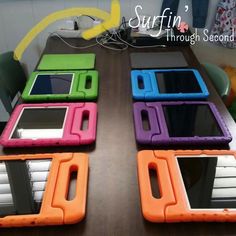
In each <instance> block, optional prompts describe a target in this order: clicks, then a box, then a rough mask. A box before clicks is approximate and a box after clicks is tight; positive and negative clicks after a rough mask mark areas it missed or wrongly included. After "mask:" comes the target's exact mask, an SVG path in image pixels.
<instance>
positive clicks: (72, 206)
mask: <svg viewBox="0 0 236 236" xmlns="http://www.w3.org/2000/svg"><path fill="white" fill-rule="evenodd" d="M73 171H77V180H76V189H75V197H74V198H73V199H72V200H67V194H68V189H69V184H70V176H71V172H73ZM87 180H88V156H87V155H86V154H81V153H80V154H74V156H73V158H72V159H71V160H70V161H67V162H63V163H61V165H60V168H59V172H58V179H57V185H56V189H55V194H54V199H53V207H58V208H62V209H63V212H64V223H65V224H73V223H77V222H79V221H80V220H81V219H82V218H83V217H84V216H85V209H86V193H87Z"/></svg>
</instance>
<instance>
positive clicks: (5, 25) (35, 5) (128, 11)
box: [0, 0, 236, 73]
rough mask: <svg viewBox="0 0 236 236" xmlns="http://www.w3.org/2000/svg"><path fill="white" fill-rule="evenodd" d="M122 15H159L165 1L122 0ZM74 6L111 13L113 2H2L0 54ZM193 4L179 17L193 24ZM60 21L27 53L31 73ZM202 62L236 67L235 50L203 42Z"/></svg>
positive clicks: (185, 1)
mask: <svg viewBox="0 0 236 236" xmlns="http://www.w3.org/2000/svg"><path fill="white" fill-rule="evenodd" d="M120 2H121V8H122V9H121V10H122V15H123V16H125V17H126V18H130V17H132V16H134V15H135V13H134V7H135V6H136V5H137V4H140V5H142V6H143V13H145V14H148V15H158V14H159V13H160V8H161V4H162V0H145V1H144V0H142V1H141V0H120ZM217 3H218V0H210V6H209V16H208V21H207V27H208V28H210V27H211V25H212V23H213V19H214V16H215V12H216V5H217ZM186 4H188V5H189V7H190V9H189V11H188V12H187V13H186V12H185V11H184V6H185V5H186ZM74 6H88V7H89V6H93V7H98V8H101V9H104V10H107V11H110V0H89V1H88V0H53V1H52V0H1V1H0V52H5V51H8V50H14V49H15V47H16V45H17V43H18V42H19V41H20V40H21V39H22V38H23V36H24V35H25V34H26V33H27V32H28V31H29V30H30V29H31V28H32V27H33V26H34V25H35V24H36V23H37V22H39V21H40V20H41V19H42V18H43V17H45V16H47V15H48V14H50V13H52V12H54V11H58V10H61V9H64V8H69V7H74ZM191 11H192V9H191V1H190V0H180V6H179V15H181V16H182V18H183V19H184V20H185V21H186V22H188V23H189V24H192V17H191ZM59 24H60V22H57V23H55V24H53V25H51V26H50V27H49V28H48V29H47V30H45V31H44V32H43V33H41V34H40V35H39V36H38V37H37V38H36V39H35V40H34V41H33V43H32V44H31V45H30V47H29V48H28V49H27V50H26V52H25V54H24V56H23V60H22V61H23V63H25V64H26V65H27V69H28V72H29V73H30V72H31V71H32V70H33V69H34V67H35V65H36V63H37V61H38V59H39V56H40V55H41V53H42V50H43V48H44V46H45V43H46V39H47V37H48V35H49V33H50V32H53V31H55V29H57V27H58V25H59ZM193 50H194V51H195V53H196V55H197V57H198V58H199V60H200V61H208V62H212V63H216V64H231V65H232V66H235V67H236V61H235V56H236V50H232V49H226V48H223V47H219V46H217V45H215V44H211V43H205V42H200V43H197V45H195V46H193Z"/></svg>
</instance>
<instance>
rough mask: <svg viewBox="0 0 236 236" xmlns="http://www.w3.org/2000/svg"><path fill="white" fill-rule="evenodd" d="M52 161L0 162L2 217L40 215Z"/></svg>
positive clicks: (0, 208) (0, 207)
mask: <svg viewBox="0 0 236 236" xmlns="http://www.w3.org/2000/svg"><path fill="white" fill-rule="evenodd" d="M50 167H51V159H38V160H35V159H34V160H27V161H23V160H11V161H0V217H4V216H8V215H25V214H38V213H39V212H40V208H41V204H42V201H43V196H44V192H45V189H46V183H47V180H48V175H49V171H50Z"/></svg>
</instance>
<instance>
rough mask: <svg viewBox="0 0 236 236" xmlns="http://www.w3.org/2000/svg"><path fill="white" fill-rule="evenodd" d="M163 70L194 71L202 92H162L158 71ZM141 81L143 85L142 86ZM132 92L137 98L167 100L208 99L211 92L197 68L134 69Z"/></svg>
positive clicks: (161, 71) (132, 73)
mask: <svg viewBox="0 0 236 236" xmlns="http://www.w3.org/2000/svg"><path fill="white" fill-rule="evenodd" d="M163 72H193V74H194V75H195V78H196V80H197V83H198V84H199V87H200V90H201V92H198V93H161V92H160V90H159V87H158V83H157V80H158V77H156V73H163ZM140 82H141V83H142V87H141V88H140V85H139V84H140ZM131 84H132V94H133V98H134V99H135V100H142V101H165V100H199V99H207V98H208V96H209V92H208V89H207V86H206V84H205V82H204V80H203V78H202V76H201V75H200V73H199V72H198V71H197V70H196V69H158V70H132V72H131Z"/></svg>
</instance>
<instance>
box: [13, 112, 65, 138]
mask: <svg viewBox="0 0 236 236" xmlns="http://www.w3.org/2000/svg"><path fill="white" fill-rule="evenodd" d="M66 109H67V108H25V109H24V110H23V112H22V114H21V116H20V118H19V120H18V122H17V124H16V127H15V129H14V131H13V134H12V136H11V138H12V139H37V138H42V139H44V138H61V137H62V135H63V124H64V119H65V115H66Z"/></svg>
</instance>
